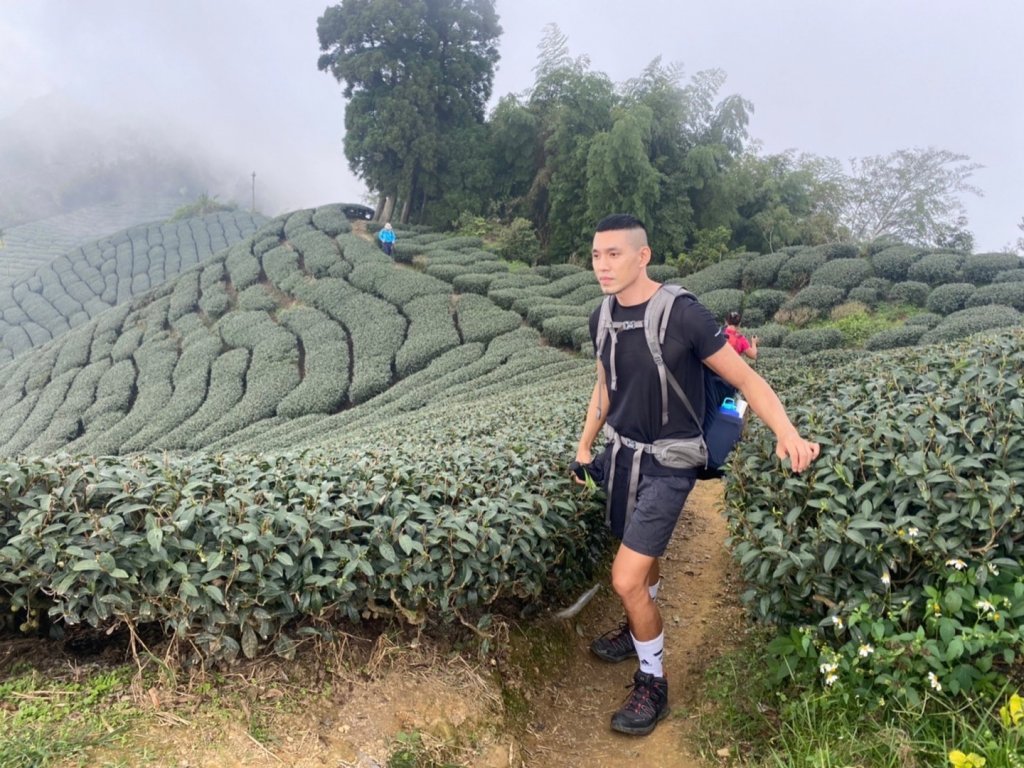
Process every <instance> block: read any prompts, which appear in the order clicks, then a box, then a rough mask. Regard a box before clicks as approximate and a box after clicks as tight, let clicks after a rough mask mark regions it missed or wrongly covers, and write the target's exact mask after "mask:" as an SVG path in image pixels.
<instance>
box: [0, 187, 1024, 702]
mask: <svg viewBox="0 0 1024 768" xmlns="http://www.w3.org/2000/svg"><path fill="white" fill-rule="evenodd" d="M1011 259H1013V260H1015V261H1011ZM181 266H182V270H181V272H180V274H177V275H176V276H173V277H172V276H171V275H170V274H169V273H168V272H166V270H165V272H164V274H163V276H162V277H163V279H160V280H155V279H154V280H153V282H152V287H150V288H149V290H147V291H145V292H143V293H138V294H137V295H132V296H130V297H129V296H125V297H124V298H126V299H129V300H126V301H123V302H120V303H116V305H115V306H112V307H109V308H107V309H105V310H104V311H100V312H97V313H96V314H95V316H90V317H89V318H85V319H84V321H83V322H82V323H81V324H78V325H76V326H75V327H73V328H70V327H69V328H68V329H64V332H63V333H62V334H60V335H57V334H55V335H54V336H55V337H54V338H53V339H51V340H49V341H45V340H44V341H43V342H42V343H41V344H40V345H39V346H38V347H35V348H32V349H26V350H25V351H23V352H21V353H20V354H18V355H17V356H16V357H13V358H12V359H10V360H9V361H8V362H6V363H4V364H3V365H2V366H0V382H2V384H0V455H3V456H7V457H9V458H8V459H7V460H6V462H5V463H0V516H2V519H0V525H2V529H0V544H2V547H0V574H2V576H0V583H2V586H0V595H2V600H3V601H4V602H5V603H7V604H8V605H9V607H10V608H11V609H13V612H14V613H13V614H12V615H16V616H17V617H18V620H19V621H20V622H23V623H24V625H25V629H26V630H27V631H31V630H34V629H35V628H36V626H37V625H38V624H43V625H45V624H46V621H45V618H44V617H46V616H50V617H51V618H52V619H53V620H55V621H57V622H58V624H59V622H61V621H63V622H66V623H67V624H69V625H74V624H76V623H84V624H86V625H91V626H98V627H107V626H111V625H113V624H118V623H121V624H127V625H129V626H136V625H138V624H140V623H152V622H156V623H159V624H160V625H161V626H162V627H163V628H164V629H165V630H166V631H167V633H168V634H170V635H171V636H173V637H174V638H175V640H176V641H177V642H179V643H180V647H181V648H182V649H183V650H186V649H191V651H190V652H192V653H199V654H201V655H203V656H206V657H209V658H217V659H231V658H234V657H236V656H237V655H239V654H244V655H247V656H252V655H255V654H257V653H259V652H260V651H261V649H265V648H273V649H274V650H276V651H277V652H279V653H284V654H288V653H290V652H291V650H292V649H293V648H294V641H295V639H296V638H297V637H299V636H301V635H302V634H304V633H310V632H318V631H323V630H325V629H327V628H329V627H330V626H334V625H336V624H337V622H338V621H345V620H347V621H356V620H360V619H362V618H368V617H374V616H394V617H396V618H399V619H401V620H403V621H407V622H412V623H414V624H427V625H436V624H445V623H466V624H471V625H473V626H477V627H479V628H482V629H486V627H487V625H488V621H489V617H490V615H491V614H493V613H495V612H501V611H509V610H510V611H514V612H518V611H519V610H520V609H521V608H522V607H523V606H524V605H525V604H535V603H536V602H537V601H538V600H541V599H544V598H550V597H551V596H552V595H557V594H559V593H564V592H566V591H571V590H575V589H577V588H578V587H579V586H580V585H581V584H583V583H585V582H586V581H587V580H588V579H589V578H591V575H592V569H593V568H594V564H595V563H596V562H598V561H599V557H598V555H599V553H600V552H601V551H602V548H603V546H604V538H603V533H602V525H603V524H602V516H603V511H602V506H603V505H602V500H601V499H600V498H595V497H593V496H591V495H590V494H589V492H586V491H582V490H580V489H579V488H578V487H577V486H575V485H574V484H572V483H571V482H570V481H569V479H568V477H567V472H566V470H565V466H566V464H567V462H568V461H569V459H571V457H572V454H573V452H574V450H575V441H576V438H577V435H578V430H579V427H580V424H581V419H582V415H583V412H584V409H585V406H586V401H587V398H588V397H589V393H590V388H591V386H592V376H593V361H592V360H589V359H588V357H587V356H586V355H581V354H579V350H581V349H583V350H585V349H586V348H587V345H588V335H587V329H586V323H587V315H588V313H589V311H590V310H591V309H592V308H593V307H595V306H596V305H597V302H598V297H599V296H600V290H599V288H598V287H597V285H596V284H595V281H594V279H593V276H592V275H591V274H590V272H589V271H588V270H586V269H582V268H580V267H575V266H571V265H558V266H546V267H533V268H529V267H526V266H525V265H513V264H509V263H508V262H505V261H502V260H500V259H498V258H497V257H496V256H495V255H494V254H493V253H491V252H489V251H487V250H486V249H484V248H483V244H482V243H481V241H480V240H479V239H477V238H468V237H462V238H458V237H455V238H452V237H448V238H445V237H442V236H440V235H438V234H435V233H426V232H416V231H404V232H399V239H398V244H397V246H396V249H395V254H394V257H393V258H388V257H386V256H384V255H383V254H382V253H381V252H380V251H379V250H378V249H377V248H376V247H375V246H374V245H373V244H372V243H370V242H368V240H367V239H364V238H363V237H360V236H358V235H357V234H354V233H352V232H351V228H350V225H349V224H348V222H347V221H346V220H345V219H344V217H343V216H342V214H341V211H340V207H339V206H324V207H321V208H316V209H310V210H304V211H297V212H294V213H292V214H289V215H286V216H281V217H278V218H276V219H274V220H272V221H269V222H266V223H264V224H263V225H262V226H260V227H259V229H258V230H256V231H255V232H254V233H253V234H252V235H251V236H249V237H246V238H244V239H241V240H239V241H238V242H236V243H234V244H233V245H230V246H229V247H226V248H224V249H222V250H220V251H219V252H217V253H214V254H213V255H211V256H209V257H208V258H205V259H203V260H201V261H198V262H197V263H195V264H194V265H192V266H187V268H186V265H181ZM651 271H652V275H653V276H655V277H656V278H657V279H661V280H666V279H668V280H672V281H673V282H680V283H682V284H684V285H686V286H687V287H689V288H691V289H692V290H694V291H695V292H697V293H698V294H699V295H700V297H701V298H702V300H704V301H705V302H706V303H707V304H708V306H709V307H710V308H711V309H712V310H713V311H716V312H718V313H719V314H723V313H724V312H725V311H728V310H731V309H740V310H741V311H743V312H744V313H745V315H746V317H747V324H748V325H760V328H759V329H757V330H752V332H753V333H759V334H760V335H761V336H762V345H763V348H764V350H765V352H766V354H764V356H763V357H764V359H763V360H759V363H758V366H759V369H760V370H761V372H762V373H763V375H765V376H766V378H769V379H770V380H771V381H772V382H773V383H774V384H775V386H776V387H777V389H778V390H779V391H780V393H781V394H782V397H783V400H784V401H785V402H786V403H787V404H788V405H789V408H790V410H791V412H792V415H793V417H794V419H795V421H796V422H797V423H798V425H799V426H800V428H801V429H802V430H803V431H805V432H806V433H807V434H809V435H811V436H813V437H814V439H816V440H819V441H820V442H821V444H822V457H821V458H820V459H819V461H818V462H817V464H816V465H815V467H814V468H813V469H812V470H811V471H810V472H809V473H808V474H807V475H805V476H802V477H795V476H793V475H791V474H790V473H789V472H788V471H787V470H785V469H781V470H780V468H779V465H778V461H777V459H775V458H774V453H773V451H774V445H773V443H772V441H771V439H770V437H771V436H770V434H767V432H766V430H764V429H763V428H762V427H761V426H760V425H759V424H758V423H757V421H756V420H754V421H752V423H751V426H750V429H749V431H748V436H747V439H746V440H745V441H744V442H743V444H742V447H741V449H740V450H739V451H738V452H737V453H736V455H735V456H734V459H733V463H732V466H731V468H730V473H729V480H728V486H727V515H728V518H729V524H730V530H731V546H732V549H733V552H734V554H735V556H736V558H737V560H738V562H739V564H740V567H741V568H742V569H743V574H744V578H745V580H746V582H747V585H748V587H747V593H746V594H745V599H746V600H747V601H748V603H749V605H750V608H751V611H752V613H754V614H755V615H756V616H757V617H759V618H760V619H762V620H764V621H767V622H771V623H773V624H775V625H777V626H778V627H779V629H780V635H779V640H778V641H777V644H776V651H777V652H778V653H779V654H781V655H783V656H785V657H786V658H787V659H789V660H790V663H791V664H792V665H794V666H800V665H803V666H805V667H807V668H809V669H811V670H812V671H813V670H816V669H818V667H819V665H823V664H824V665H829V669H830V670H832V669H833V666H834V669H835V670H837V671H838V672H837V674H842V675H844V676H845V677H844V679H845V681H846V683H847V684H848V685H849V686H850V687H851V689H853V690H856V691H857V692H858V695H859V694H860V693H863V694H865V695H869V694H870V695H874V693H873V692H874V691H877V690H882V691H885V692H886V693H891V694H898V695H899V696H902V697H904V698H907V699H913V698H914V697H915V696H919V694H920V692H921V691H922V690H923V689H925V688H926V687H927V686H928V685H930V684H931V681H932V680H933V679H934V680H936V681H941V684H942V685H943V686H944V687H945V689H946V690H947V691H950V692H952V693H954V694H955V693H959V692H968V691H987V690H995V689H996V688H997V687H998V686H999V684H1000V680H1002V679H1005V676H1007V675H1009V674H1012V673H1013V671H1014V670H1015V669H1016V668H1017V667H1018V666H1019V659H1018V654H1019V649H1020V643H1021V639H1022V635H1021V629H1020V627H1021V623H1022V621H1024V582H1022V577H1021V573H1020V568H1019V559H1020V546H1021V545H1020V541H1021V537H1022V536H1024V524H1022V522H1021V519H1020V517H1021V511H1022V508H1024V494H1022V493H1021V489H1020V487H1019V478H1020V477H1022V476H1024V396H1022V395H1021V393H1020V376H1021V374H1020V371H1021V369H1022V366H1024V358H1022V354H1024V353H1022V352H1021V349H1022V344H1021V342H1022V341H1024V336H1022V333H1024V332H1022V331H1021V329H1019V328H1018V327H1016V326H1019V325H1020V312H1021V310H1024V303H1022V302H1021V297H1020V295H1019V291H1018V288H1020V287H1022V286H1024V282H1022V281H1020V280H1019V276H1020V274H1021V272H1022V270H1021V267H1020V264H1019V259H1017V258H1016V257H1012V256H1007V255H1005V254H978V255H963V254H932V253H926V252H923V251H920V250H917V249H910V248H904V247H894V248H886V249H878V250H872V249H868V250H866V251H864V252H862V251H860V250H851V249H846V248H840V247H835V246H833V247H828V248H802V249H789V250H787V251H784V252H781V253H778V254H769V255H757V254H749V255H746V256H744V257H742V258H734V259H727V260H725V261H723V262H721V263H719V264H716V265H715V266H713V267H711V268H709V269H707V270H704V271H702V272H700V273H697V274H695V275H690V276H687V277H685V278H680V277H678V276H677V274H676V273H675V272H674V271H673V270H671V269H669V268H667V267H664V266H658V267H653V268H652V270H651ZM117 274H120V273H117ZM139 285H140V287H141V281H140V284H139ZM115 298H116V297H115ZM854 303H856V305H855V306H854ZM844 306H845V307H846V311H845V312H839V313H838V314H836V313H835V312H834V310H836V309H837V308H839V307H844ZM851 317H853V318H857V319H856V320H855V321H850V320H849V318H851ZM769 320H771V321H772V323H771V324H769V323H768V321H769ZM844 320H845V325H844ZM883 325H884V326H885V327H880V326H883ZM1003 326H1010V327H1006V328H1004V327H1003ZM865 328H868V329H873V330H871V333H865V332H864V330H865ZM978 331H987V333H986V334H985V335H981V336H977V335H975V336H969V334H972V333H975V332H978ZM927 342H936V343H935V344H934V345H931V346H925V344H926V343H927ZM897 345H916V346H914V347H913V349H905V348H904V349H899V350H897V351H894V352H889V351H886V350H885V349H884V348H886V347H894V346H897ZM822 350H824V351H822ZM872 350H879V351H872ZM7 613H11V612H10V611H7ZM41 617H43V618H44V620H42V621H41ZM54 631H60V627H59V626H58V627H56V628H55V629H54ZM866 648H867V649H870V651H866V650H865V649H866ZM830 674H831V672H830ZM930 675H931V676H930Z"/></svg>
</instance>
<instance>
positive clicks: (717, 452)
mask: <svg viewBox="0 0 1024 768" xmlns="http://www.w3.org/2000/svg"><path fill="white" fill-rule="evenodd" d="M741 407H742V410H745V409H746V403H742V404H740V403H737V402H736V400H734V399H733V398H731V397H727V398H725V400H723V401H722V404H721V405H720V406H719V407H718V410H717V411H716V412H715V414H714V417H713V418H712V419H711V422H710V424H706V425H705V431H704V442H706V443H707V446H708V466H709V467H711V468H715V469H717V468H718V467H721V466H722V465H724V464H725V462H726V460H727V459H728V458H729V454H730V453H731V452H732V449H733V448H734V447H736V443H738V442H739V441H740V435H742V434H743V413H742V410H741Z"/></svg>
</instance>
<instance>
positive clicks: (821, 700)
mask: <svg viewBox="0 0 1024 768" xmlns="http://www.w3.org/2000/svg"><path fill="white" fill-rule="evenodd" d="M770 639H771V635H770V633H768V632H766V631H765V630H760V629H759V630H754V631H752V632H751V633H750V634H749V635H748V637H747V638H746V640H745V641H744V643H743V644H742V645H741V646H740V647H739V648H737V649H736V650H734V651H732V652H731V653H728V654H725V655H723V656H722V657H720V658H719V659H718V660H717V661H716V662H715V664H714V665H713V666H712V667H711V668H710V669H709V670H708V672H707V673H706V675H705V690H704V700H705V704H704V706H702V707H701V708H700V709H699V710H697V711H696V712H695V714H694V716H695V717H696V718H697V721H698V722H697V727H696V728H695V732H696V733H698V734H700V739H701V742H700V744H699V748H700V750H701V753H702V755H703V756H704V757H705V758H707V759H708V760H709V761H715V760H716V759H718V760H721V759H722V757H723V755H724V752H725V750H728V754H729V762H728V763H727V764H728V765H730V766H734V767H736V768H740V767H742V768H848V767H852V766H857V767H858V768H859V767H860V766H865V767H866V766H870V767H871V768H925V766H928V767H929V768H943V767H944V766H949V767H950V768H981V766H984V768H1024V700H1022V699H1021V698H1020V697H1019V696H1018V695H1017V694H1016V693H1015V692H1014V691H1004V692H1003V693H1002V694H1001V695H1000V696H998V697H997V698H996V700H994V701H991V702H981V701H979V700H974V701H968V702H963V701H960V700H956V701H951V700H947V699H944V698H941V697H931V698H927V699H926V700H925V701H924V702H922V704H921V705H920V706H919V707H916V708H911V707H908V706H904V705H899V704H896V703H894V702H886V701H878V702H863V701H858V700H855V699H854V698H853V697H851V696H848V695H847V694H845V693H844V692H843V691H842V690H835V689H828V688H822V687H821V686H820V684H818V683H817V681H811V682H810V683H809V684H805V685H800V684H797V683H796V682H795V681H793V680H792V679H789V680H783V681H782V682H781V683H777V682H776V681H775V680H774V679H773V678H772V673H771V671H770V668H771V667H770V664H766V663H765V661H766V659H768V658H769V657H770V654H769V652H768V650H767V647H766V646H767V644H768V642H769V641H770Z"/></svg>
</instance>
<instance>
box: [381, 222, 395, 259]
mask: <svg viewBox="0 0 1024 768" xmlns="http://www.w3.org/2000/svg"><path fill="white" fill-rule="evenodd" d="M377 239H379V240H380V248H381V250H382V251H384V253H386V254H387V255H388V256H390V255H391V251H392V249H393V248H394V247H395V230H393V229H392V228H391V222H388V223H387V224H385V225H384V229H382V230H381V231H380V234H378V235H377Z"/></svg>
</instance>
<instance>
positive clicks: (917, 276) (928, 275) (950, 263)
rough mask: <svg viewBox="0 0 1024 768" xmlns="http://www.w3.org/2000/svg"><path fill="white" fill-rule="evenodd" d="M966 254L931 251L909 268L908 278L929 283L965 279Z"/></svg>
mask: <svg viewBox="0 0 1024 768" xmlns="http://www.w3.org/2000/svg"><path fill="white" fill-rule="evenodd" d="M963 266H964V256H963V254H960V253H929V254H926V255H924V256H922V257H921V258H920V259H918V260H917V261H915V262H914V263H913V264H912V265H911V266H910V269H908V270H907V279H908V280H914V281H917V282H921V283H928V285H940V284H942V283H955V282H959V281H962V280H963V279H964V275H963Z"/></svg>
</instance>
